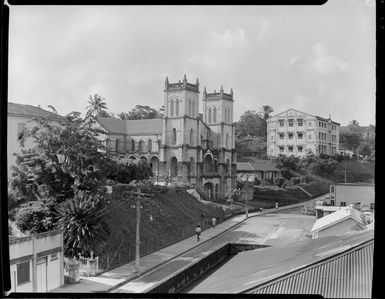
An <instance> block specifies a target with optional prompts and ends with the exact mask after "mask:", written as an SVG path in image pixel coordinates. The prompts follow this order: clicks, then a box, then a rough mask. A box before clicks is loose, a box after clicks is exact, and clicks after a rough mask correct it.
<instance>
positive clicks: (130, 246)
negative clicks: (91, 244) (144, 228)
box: [99, 220, 211, 271]
mask: <svg viewBox="0 0 385 299" xmlns="http://www.w3.org/2000/svg"><path fill="white" fill-rule="evenodd" d="M209 227H211V222H210V221H209V220H206V221H205V222H204V223H203V226H202V229H203V230H205V229H207V228H209ZM195 228H196V227H195V226H194V225H191V226H188V227H187V226H184V227H181V228H177V229H171V230H170V231H169V232H167V233H165V234H162V235H157V236H154V237H151V238H147V239H141V240H140V241H141V243H140V256H144V255H147V254H150V253H152V252H155V251H158V250H160V249H162V248H165V247H167V246H170V245H172V244H174V243H177V242H180V241H181V240H183V239H186V238H189V237H191V236H193V235H195ZM120 241H121V242H120V244H119V246H116V247H118V249H117V250H116V251H115V252H111V253H109V254H106V255H103V256H100V258H99V267H100V269H103V270H101V271H108V270H110V269H113V268H116V267H119V266H121V265H124V264H126V263H129V262H131V261H134V260H135V249H136V248H135V240H128V239H125V238H124V237H123V238H122V240H120ZM116 245H118V244H116ZM114 247H115V246H114Z"/></svg>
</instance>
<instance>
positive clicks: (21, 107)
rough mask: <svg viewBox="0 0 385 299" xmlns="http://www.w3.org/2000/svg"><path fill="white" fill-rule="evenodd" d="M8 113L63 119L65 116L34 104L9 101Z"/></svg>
mask: <svg viewBox="0 0 385 299" xmlns="http://www.w3.org/2000/svg"><path fill="white" fill-rule="evenodd" d="M8 114H11V115H17V116H27V117H52V118H54V119H59V120H63V119H64V117H63V116H61V115H59V114H55V113H52V112H50V111H47V110H44V109H42V108H40V107H35V106H32V105H25V104H16V103H11V102H8Z"/></svg>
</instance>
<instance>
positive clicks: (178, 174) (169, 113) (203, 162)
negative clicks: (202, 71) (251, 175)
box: [95, 76, 236, 200]
mask: <svg viewBox="0 0 385 299" xmlns="http://www.w3.org/2000/svg"><path fill="white" fill-rule="evenodd" d="M199 94H200V91H199V82H198V79H197V80H196V83H195V84H191V83H188V82H187V78H186V76H184V78H183V81H182V82H181V81H179V82H177V83H169V81H168V78H166V81H165V87H164V107H165V112H164V117H163V118H161V119H142V120H119V119H111V118H102V117H98V118H97V123H96V124H95V125H97V126H99V127H97V128H99V129H101V130H103V131H104V132H105V136H103V138H104V139H105V140H106V144H107V147H108V148H109V151H110V152H111V153H112V154H114V155H115V156H116V157H117V158H118V160H121V161H123V162H124V161H125V160H127V159H133V160H136V159H143V160H147V161H148V162H149V163H150V165H151V167H152V170H153V173H154V175H156V177H157V179H159V181H162V182H164V181H168V182H170V183H173V184H183V185H189V186H190V187H193V188H194V187H195V188H198V189H201V190H202V191H203V192H205V193H206V194H207V195H208V194H209V193H210V194H211V195H212V197H211V198H213V199H214V200H225V199H226V194H228V192H230V191H231V190H233V189H234V187H235V179H236V152H235V125H234V123H233V104H234V100H233V91H232V89H231V91H230V93H225V92H224V91H223V87H221V88H220V91H219V92H217V91H216V90H214V92H213V93H207V91H206V88H204V90H203V98H202V99H201V100H200V97H199ZM200 101H202V102H203V114H202V115H200V114H199V105H200ZM101 137H102V136H101Z"/></svg>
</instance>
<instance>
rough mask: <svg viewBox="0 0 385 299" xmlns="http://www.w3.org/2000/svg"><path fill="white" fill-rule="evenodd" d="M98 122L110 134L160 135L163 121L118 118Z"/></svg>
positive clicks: (100, 119) (101, 118)
mask: <svg viewBox="0 0 385 299" xmlns="http://www.w3.org/2000/svg"><path fill="white" fill-rule="evenodd" d="M96 119H97V121H98V122H99V123H100V124H101V125H102V126H103V127H104V128H105V129H106V130H107V131H108V132H109V133H115V134H125V135H160V134H162V128H163V123H162V119H160V118H157V119H138V120H121V119H116V118H105V117H97V118H96Z"/></svg>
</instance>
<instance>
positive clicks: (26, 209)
mask: <svg viewBox="0 0 385 299" xmlns="http://www.w3.org/2000/svg"><path fill="white" fill-rule="evenodd" d="M15 222H16V226H17V227H18V228H19V229H20V230H21V231H22V232H23V233H26V232H27V233H31V234H38V233H42V232H46V231H49V230H51V229H53V223H52V218H51V217H50V216H49V211H48V209H47V208H46V207H45V206H44V205H43V204H42V203H41V202H29V203H28V204H24V205H23V206H22V207H21V208H20V210H19V211H18V212H17V214H16V216H15Z"/></svg>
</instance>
